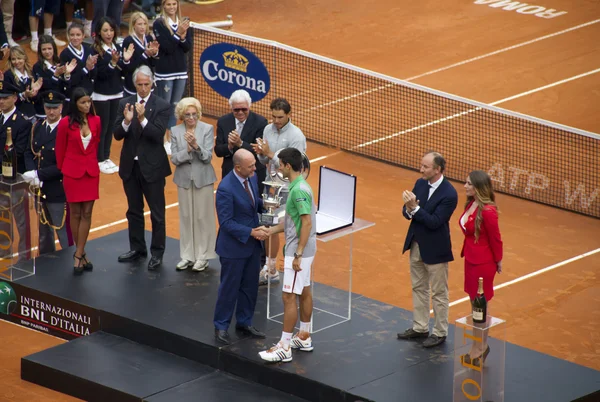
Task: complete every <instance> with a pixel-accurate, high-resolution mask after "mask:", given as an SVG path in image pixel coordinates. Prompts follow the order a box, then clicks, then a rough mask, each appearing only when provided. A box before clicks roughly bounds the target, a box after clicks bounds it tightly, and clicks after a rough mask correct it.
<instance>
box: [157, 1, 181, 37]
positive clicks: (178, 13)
mask: <svg viewBox="0 0 600 402" xmlns="http://www.w3.org/2000/svg"><path fill="white" fill-rule="evenodd" d="M167 1H169V0H162V1H161V2H160V14H161V15H162V20H163V21H162V22H163V24H165V26H166V27H167V29H168V30H169V32H170V33H171V35H173V33H174V32H173V29H172V28H171V25H170V24H169V23H168V22H167V18H169V16H168V15H167V13H165V3H166V2H167ZM175 1H176V2H177V13H176V14H175V15H177V23H178V24H180V23H181V4H180V3H179V0H175Z"/></svg>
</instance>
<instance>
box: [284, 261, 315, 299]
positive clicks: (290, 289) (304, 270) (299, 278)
mask: <svg viewBox="0 0 600 402" xmlns="http://www.w3.org/2000/svg"><path fill="white" fill-rule="evenodd" d="M314 259H315V257H302V259H301V260H300V268H301V270H300V271H294V268H292V262H293V261H294V257H288V256H285V259H284V262H283V291H284V292H286V293H295V294H297V295H301V294H302V291H303V290H304V288H305V287H307V286H310V273H311V270H312V263H313V260H314Z"/></svg>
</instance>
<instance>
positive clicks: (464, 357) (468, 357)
mask: <svg viewBox="0 0 600 402" xmlns="http://www.w3.org/2000/svg"><path fill="white" fill-rule="evenodd" d="M489 354H490V345H488V346H487V348H485V351H484V352H483V355H482V356H478V357H475V358H474V359H471V355H470V354H469V353H467V354H465V355H462V356H461V357H460V358H461V361H462V362H463V363H464V364H470V365H473V366H475V367H482V366H483V364H484V363H485V359H486V358H487V356H488V355H489ZM482 360H483V361H482Z"/></svg>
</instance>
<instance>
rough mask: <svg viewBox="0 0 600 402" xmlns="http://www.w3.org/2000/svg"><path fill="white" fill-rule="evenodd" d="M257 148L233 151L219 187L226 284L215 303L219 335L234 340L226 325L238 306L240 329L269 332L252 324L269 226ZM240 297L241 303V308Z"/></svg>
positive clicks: (258, 335)
mask: <svg viewBox="0 0 600 402" xmlns="http://www.w3.org/2000/svg"><path fill="white" fill-rule="evenodd" d="M255 171H256V159H255V158H254V155H253V154H252V152H250V151H248V150H246V149H243V148H240V149H238V150H237V151H236V152H235V154H233V170H232V171H231V172H229V173H228V174H227V175H226V176H225V177H223V180H221V183H219V187H218V188H217V197H216V208H217V216H218V218H219V233H218V235H217V245H216V252H217V254H218V255H219V261H220V262H221V284H220V285H219V294H218V297H217V305H216V306H215V316H214V325H215V338H216V339H217V341H218V342H220V343H223V344H229V343H230V338H229V333H228V332H227V330H228V329H229V324H230V323H231V319H232V317H233V311H234V309H235V310H236V314H235V318H236V330H237V331H239V332H241V333H242V334H244V335H248V336H251V337H254V338H264V337H265V334H264V333H262V332H260V331H259V330H257V329H256V328H255V327H254V326H252V317H253V316H254V307H255V306H256V297H257V294H258V273H259V271H260V254H261V251H262V246H261V240H264V239H265V238H267V236H268V230H267V228H265V227H264V226H259V222H258V213H259V212H262V210H263V202H262V198H261V196H260V194H259V192H258V182H257V179H256V175H255V174H254V172H255ZM236 303H237V308H236Z"/></svg>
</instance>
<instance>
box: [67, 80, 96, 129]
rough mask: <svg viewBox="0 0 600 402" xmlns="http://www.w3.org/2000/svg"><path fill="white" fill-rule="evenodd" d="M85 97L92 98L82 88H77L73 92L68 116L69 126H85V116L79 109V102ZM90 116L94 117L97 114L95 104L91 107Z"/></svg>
mask: <svg viewBox="0 0 600 402" xmlns="http://www.w3.org/2000/svg"><path fill="white" fill-rule="evenodd" d="M84 96H90V94H88V92H87V91H86V90H85V89H83V88H82V87H77V88H75V89H73V92H72V93H71V100H70V101H69V113H68V114H67V116H69V126H73V125H74V124H79V127H81V126H82V125H83V118H84V116H83V114H82V113H81V112H80V111H79V109H78V108H77V101H78V100H79V99H81V98H83V97H84ZM89 114H91V115H92V116H95V115H96V112H95V111H94V103H93V102H92V104H91V106H90V113H89Z"/></svg>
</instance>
